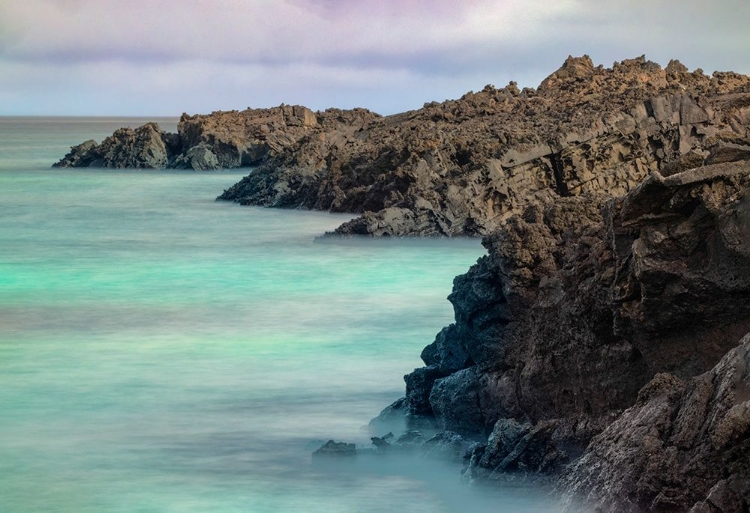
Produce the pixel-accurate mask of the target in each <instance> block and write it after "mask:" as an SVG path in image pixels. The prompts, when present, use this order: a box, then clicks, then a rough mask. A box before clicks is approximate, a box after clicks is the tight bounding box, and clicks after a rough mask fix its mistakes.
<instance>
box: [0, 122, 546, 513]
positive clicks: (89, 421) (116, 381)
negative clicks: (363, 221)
mask: <svg viewBox="0 0 750 513" xmlns="http://www.w3.org/2000/svg"><path fill="white" fill-rule="evenodd" d="M141 121H142V120H122V119H112V120H102V119H55V118H50V119H42V118H15V119H14V118H0V511H2V512H5V513H26V512H55V513H58V512H80V513H85V512H105V513H107V512H218V513H222V512H287V511H288V512H298V511H301V512H326V513H333V512H387V511H400V512H448V511H455V512H470V511H520V512H530V511H549V510H550V506H549V504H546V502H545V501H544V499H543V496H542V492H541V491H534V490H533V489H528V488H518V489H510V488H504V489H493V490H491V491H489V490H484V491H483V490H481V489H477V488H473V487H468V486H466V485H464V484H462V483H461V482H460V478H459V472H458V469H457V468H445V469H443V468H442V467H439V466H436V464H435V463H431V462H420V461H411V462H409V461H403V462H399V461H391V462H387V461H381V462H379V461H375V462H369V463H368V462H366V461H357V462H354V463H351V464H349V465H342V466H340V467H334V468H328V467H320V466H316V465H313V464H312V462H311V457H310V453H311V451H312V450H313V449H314V448H316V447H317V445H319V444H320V443H321V442H322V441H325V440H327V439H328V438H335V439H339V440H347V441H355V442H358V443H367V442H368V441H369V439H368V436H369V434H368V433H367V432H366V430H364V429H363V426H364V425H366V424H367V422H368V421H369V420H370V419H371V418H372V417H374V416H375V415H377V413H378V412H379V411H380V410H381V409H382V408H383V407H385V406H386V405H388V404H389V403H390V402H392V401H393V400H395V399H397V398H398V397H399V396H401V395H402V394H403V387H404V385H403V380H402V377H403V375H404V374H405V373H407V372H410V371H411V370H412V369H413V368H414V367H417V366H420V365H421V361H420V360H419V354H420V352H421V349H422V347H423V346H424V345H426V344H428V343H430V342H431V341H432V339H433V338H434V335H435V333H437V332H438V331H439V330H440V328H441V327H442V326H444V325H446V324H448V323H450V322H451V320H452V310H451V306H450V304H449V303H448V302H447V301H446V300H445V297H446V296H447V294H448V293H449V292H450V288H451V283H452V278H453V277H454V276H455V275H456V274H460V273H462V272H465V270H466V269H467V268H468V267H469V266H470V265H471V264H472V263H473V262H474V261H475V260H476V258H477V257H478V256H480V255H481V254H482V253H483V250H482V248H481V246H480V244H479V242H478V241H475V240H472V241H468V240H450V241H446V240H443V241H376V240H369V239H363V240H348V241H346V242H336V241H328V242H326V243H321V242H315V237H316V236H317V235H320V234H321V233H323V232H325V231H326V230H330V229H332V228H334V227H336V226H337V225H338V224H340V223H341V222H343V221H345V220H346V219H348V218H349V217H348V216H334V215H330V214H326V213H319V212H305V211H283V210H272V209H261V208H248V207H240V206H237V205H234V204H229V203H224V202H216V201H214V198H215V197H216V196H217V195H218V194H219V193H221V191H222V190H223V189H224V188H227V187H229V186H230V185H232V184H233V183H234V182H235V181H237V180H238V179H239V178H240V177H241V176H242V175H243V174H244V173H243V172H241V171H221V172H213V173H194V172H187V171H186V172H176V171H166V172H165V171H131V170H129V171H113V170H52V169H50V168H49V166H50V165H51V164H52V162H54V161H55V160H57V159H59V158H60V157H62V155H63V154H64V153H65V152H66V151H67V150H68V147H69V146H70V145H71V144H77V143H79V142H82V141H84V140H86V139H89V138H95V139H97V140H99V141H100V140H101V139H102V137H103V136H105V135H107V134H109V133H111V132H112V130H114V129H115V128H117V127H119V126H122V125H125V124H131V125H132V126H135V125H137V124H140V122H141ZM161 124H162V126H163V127H164V128H166V129H168V130H174V124H175V120H162V123H161ZM553 510H554V509H553Z"/></svg>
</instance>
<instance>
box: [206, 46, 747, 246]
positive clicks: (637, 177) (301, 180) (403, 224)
mask: <svg viewBox="0 0 750 513" xmlns="http://www.w3.org/2000/svg"><path fill="white" fill-rule="evenodd" d="M749 86H750V82H749V81H748V77H745V76H742V75H735V74H731V73H726V74H722V73H719V74H715V75H714V77H712V78H709V77H707V76H705V75H703V74H702V73H701V72H699V71H698V72H695V73H688V72H687V70H686V69H684V66H681V65H680V64H679V63H677V62H672V63H670V65H669V66H668V67H667V68H666V69H661V68H660V67H659V66H658V65H656V64H654V63H652V62H648V61H646V60H645V59H644V58H638V59H633V60H629V61H623V62H622V63H617V64H616V65H615V66H614V68H613V69H604V68H602V67H601V66H600V67H594V65H593V63H592V62H591V60H590V59H589V58H588V57H582V58H570V59H568V61H566V63H565V64H564V65H563V67H562V68H561V69H560V70H558V71H557V72H555V73H554V74H552V75H551V76H550V77H549V78H547V79H546V80H545V81H544V82H543V83H542V84H541V85H540V87H539V88H538V90H531V89H524V90H523V91H519V90H518V88H517V87H516V86H515V84H510V85H509V86H507V87H505V88H502V89H495V88H494V87H491V86H488V87H486V88H485V89H484V90H483V91H480V92H478V93H469V94H467V95H465V96H464V97H462V98H461V99H459V100H455V101H447V102H444V103H431V104H427V105H425V107H424V108H423V109H420V110H417V111H413V112H407V113H404V114H399V115H396V116H389V117H386V118H378V119H374V120H372V121H371V122H369V123H367V124H366V125H365V126H363V127H362V129H361V130H359V131H356V132H353V133H351V134H349V135H348V136H347V137H345V138H344V139H343V140H340V141H337V142H336V143H335V144H334V143H331V142H329V140H328V135H326V136H325V137H319V138H310V139H305V140H304V141H302V144H300V145H299V146H297V147H295V148H294V151H293V152H291V153H281V154H279V155H278V156H277V157H276V158H273V159H269V160H268V161H267V162H266V163H264V164H263V165H262V166H261V167H260V168H259V169H258V170H256V171H255V172H254V173H253V174H251V175H250V176H248V177H247V178H245V179H244V180H242V181H241V182H240V183H238V184H237V185H235V186H234V187H232V188H231V189H229V190H228V191H226V192H225V193H224V195H222V196H221V197H222V198H224V199H231V200H234V201H239V202H240V203H246V204H260V205H281V206H298V207H304V208H313V209H330V210H334V211H348V212H363V215H362V216H361V217H360V218H357V219H354V220H352V221H350V222H349V223H347V224H345V225H343V226H341V227H340V228H339V229H337V230H336V232H337V233H340V234H372V235H395V236H399V235H415V234H417V235H477V234H479V235H485V234H488V233H491V232H492V231H493V230H494V229H496V228H497V227H498V226H499V223H500V222H501V221H502V220H503V219H505V218H506V217H508V216H509V215H512V214H513V213H517V212H520V211H521V210H522V209H523V207H524V206H525V205H526V204H527V203H528V202H530V201H531V202H539V201H549V200H552V199H554V198H558V197H566V196H576V195H580V194H585V193H590V192H596V191H603V192H606V193H607V194H623V193H625V192H627V191H628V190H630V188H632V187H633V186H634V185H635V184H637V183H638V182H639V181H641V180H642V179H643V178H645V177H646V176H647V175H648V173H649V172H651V171H655V170H659V169H661V168H662V167H664V166H666V165H667V164H668V163H670V162H674V161H675V160H678V159H679V157H681V156H683V155H687V154H691V155H692V154H695V155H698V156H705V152H706V151H707V150H708V149H709V148H711V147H712V146H714V145H715V144H716V143H717V142H718V141H719V140H727V141H736V140H740V141H743V142H744V141H745V139H746V138H747V122H748V119H747V118H748V116H749V115H750V109H748V108H747V107H748V105H750V96H749V95H747V94H746V93H748V92H750V88H749ZM743 93H745V94H743ZM691 152H692V153H691ZM301 156H304V158H305V159H306V161H305V162H299V159H300V157H301Z"/></svg>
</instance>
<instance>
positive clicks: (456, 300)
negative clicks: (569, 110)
mask: <svg viewBox="0 0 750 513" xmlns="http://www.w3.org/2000/svg"><path fill="white" fill-rule="evenodd" d="M748 230H750V162H747V161H740V162H729V163H721V164H714V165H708V166H703V167H700V168H696V169H691V170H686V171H682V172H677V173H675V174H672V175H671V176H668V177H664V176H662V175H661V174H659V173H658V172H655V173H653V174H652V175H651V176H650V177H649V178H647V179H646V180H645V181H644V182H643V183H642V184H641V185H639V186H638V187H636V188H634V189H633V190H632V191H631V192H630V193H629V194H627V195H625V196H622V197H618V198H615V199H609V200H607V198H606V197H604V196H602V195H582V196H578V197H566V198H562V199H560V200H558V201H556V202H554V203H548V204H532V205H529V206H527V207H526V208H525V210H524V211H523V213H522V214H518V215H514V216H511V217H509V218H508V219H507V220H505V221H504V222H503V224H502V225H501V227H500V229H499V230H498V231H497V232H496V233H494V234H492V235H490V236H488V237H486V238H485V239H484V245H485V246H486V247H487V250H488V255H487V256H485V257H482V258H481V259H480V260H479V261H478V262H477V264H476V265H474V266H473V267H472V268H471V269H470V270H469V272H468V273H467V274H465V275H463V276H459V277H457V278H456V279H455V281H454V288H453V293H452V294H451V295H450V296H449V299H450V300H451V302H452V303H453V306H454V309H455V318H456V322H455V323H454V324H453V325H451V326H449V327H447V328H445V329H443V331H441V332H440V333H439V334H438V336H437V337H436V340H435V342H433V343H432V344H431V345H429V346H427V348H425V350H424V351H423V353H422V358H423V360H424V362H425V364H426V367H424V368H421V369H416V370H415V371H414V372H413V373H412V374H410V375H407V376H406V377H405V380H406V385H407V387H406V397H405V398H404V399H402V400H400V401H398V402H397V403H395V404H394V405H392V406H391V407H389V408H387V409H386V410H385V411H384V412H383V413H382V414H381V416H380V417H379V418H378V419H375V420H374V421H373V426H376V427H377V426H378V425H379V424H380V423H381V422H386V421H392V420H394V419H403V420H404V421H405V423H406V424H407V427H414V426H420V427H421V426H424V425H426V424H430V423H431V424H432V426H433V427H434V428H435V429H444V430H450V431H454V432H458V433H460V434H461V435H464V436H468V437H473V438H475V439H479V440H486V445H485V446H484V447H483V448H481V449H480V450H477V451H475V453H474V455H473V456H472V459H471V467H470V468H469V470H468V475H469V476H472V477H477V478H486V477H490V478H492V477H496V476H497V475H499V474H501V473H507V472H541V473H556V472H558V471H560V470H561V469H562V468H564V466H565V465H566V464H568V463H570V462H574V461H576V460H577V459H578V458H579V457H581V455H583V454H585V455H584V456H583V457H584V458H587V459H584V460H580V461H585V462H586V463H580V464H578V465H577V466H576V467H573V470H569V471H568V473H567V474H566V476H567V477H566V478H565V480H564V481H563V482H562V484H561V485H560V488H561V490H567V489H569V488H570V487H571V486H573V484H576V483H579V484H580V486H579V487H578V488H574V491H575V494H574V495H575V496H577V497H578V496H581V495H582V494H583V495H586V494H587V493H589V492H588V490H594V491H595V492H591V493H593V495H591V497H593V498H594V499H595V502H597V503H601V504H603V505H604V506H602V508H603V509H602V510H603V511H619V510H622V511H636V510H637V509H632V508H631V509H629V508H630V506H629V505H628V504H629V503H623V504H624V505H623V506H622V507H620V506H617V504H619V503H618V501H619V498H620V497H621V496H622V494H623V493H626V492H627V493H636V492H635V491H634V490H635V488H632V487H630V488H629V486H630V485H629V484H627V483H630V484H632V482H633V479H635V478H633V477H632V476H635V475H637V474H639V473H641V472H642V471H643V468H645V467H644V466H645V465H646V463H644V462H646V461H649V462H651V463H649V464H652V465H658V464H659V462H661V459H660V458H661V454H662V453H648V454H641V455H638V456H637V458H636V457H635V456H633V458H635V460H637V461H636V463H637V464H636V463H633V467H632V468H628V469H624V468H621V466H620V465H619V460H618V461H616V462H615V463H613V462H612V460H611V458H610V455H611V454H615V455H619V454H620V453H621V452H622V451H631V452H633V451H636V449H638V450H640V449H641V448H642V447H645V446H647V444H646V441H648V440H642V439H640V438H638V436H641V437H643V436H645V435H644V434H643V433H651V431H650V430H661V431H659V433H661V434H660V435H659V436H662V438H664V440H667V441H666V442H664V444H663V445H664V449H663V450H664V451H671V450H672V449H668V446H669V444H670V443H672V442H670V441H669V440H671V439H670V438H669V437H671V436H673V435H672V434H671V431H669V429H667V427H664V426H663V425H662V423H660V421H659V419H660V418H662V417H663V418H669V419H672V420H674V416H675V415H676V413H675V412H676V411H678V409H679V408H678V407H679V404H681V403H679V401H677V399H674V400H673V399H669V401H667V399H664V401H665V402H664V404H662V403H659V405H660V406H659V407H660V408H662V410H659V411H660V412H662V413H661V415H662V416H661V417H658V416H655V417H653V418H651V417H650V415H651V413H649V412H648V411H647V412H646V413H642V414H635V413H631V414H625V415H624V416H621V415H622V412H623V411H625V410H626V409H628V408H631V407H634V406H633V405H634V404H636V401H637V400H639V399H638V398H639V397H646V395H644V394H648V392H647V391H648V390H649V388H648V387H651V386H652V385H648V386H647V387H646V388H645V389H643V387H644V386H646V385H647V384H648V383H649V382H650V381H651V380H652V379H654V376H656V375H660V376H664V375H665V374H659V373H670V376H673V377H671V378H669V379H670V380H671V381H670V383H671V382H674V383H681V384H680V386H679V387H677V388H676V389H675V390H678V392H679V393H678V392H675V393H674V394H672V395H674V396H675V397H677V396H678V395H679V394H683V391H684V390H685V386H687V385H684V384H685V383H692V382H691V381H689V379H690V378H691V377H692V376H696V375H699V374H701V373H704V372H707V371H710V370H711V368H712V367H713V366H714V365H716V364H717V362H719V361H720V360H721V359H722V357H723V356H724V355H725V354H727V352H728V351H730V350H731V349H732V348H733V347H734V346H735V345H736V344H737V341H739V340H740V339H741V338H742V336H743V335H744V334H746V333H748V332H750V237H748ZM723 365H724V364H723ZM725 366H726V365H725ZM712 372H718V371H716V370H714V371H712ZM696 379H697V378H696ZM700 379H703V380H705V379H709V380H710V379H713V378H705V377H704V378H700ZM717 379H718V378H717ZM722 379H723V378H722ZM743 379H746V378H743ZM714 381H715V380H714ZM690 386H692V385H690ZM737 386H738V387H739V390H740V391H742V390H744V388H743V387H744V386H745V385H737ZM642 389H643V390H642ZM644 390H646V391H644ZM670 390H671V389H670ZM639 391H640V392H639ZM639 393H640V396H639ZM669 393H671V392H669ZM685 393H687V392H685ZM665 394H666V392H665ZM675 394H677V395H675ZM657 395H658V394H657ZM667 395H669V394H667ZM648 397H651V396H650V395H649V396H648ZM660 397H661V396H660ZM669 397H672V396H669ZM680 397H682V396H680ZM733 397H735V398H737V397H739V398H740V399H741V400H739V399H737V400H738V401H739V402H738V403H737V404H743V405H744V406H741V407H738V409H736V410H735V413H733V414H732V415H734V417H732V418H733V419H735V420H733V421H732V422H736V423H737V426H740V427H742V426H745V427H744V428H742V429H745V431H744V432H743V433H744V435H737V436H740V438H741V436H745V437H747V429H748V428H749V427H750V407H748V404H750V403H748V402H747V401H748V399H750V395H748V396H747V397H745V396H743V395H742V393H739V395H735V396H733ZM680 400H682V399H680ZM639 401H640V400H639ZM670 401H671V402H670ZM675 401H677V402H676V403H675ZM634 408H635V407H634ZM654 408H656V407H655V406H654ZM665 408H666V409H665ZM670 408H671V409H670ZM686 408H688V409H690V412H692V413H690V415H692V416H691V417H690V418H687V417H686V420H684V426H683V427H681V428H680V429H683V430H687V429H692V430H693V431H692V432H693V433H694V434H695V433H698V432H699V431H700V432H701V433H702V432H703V431H701V430H704V428H702V427H701V426H703V425H704V424H705V423H706V422H709V421H710V422H714V421H713V420H710V419H714V418H715V417H716V416H715V415H714V414H713V413H711V412H710V411H708V410H705V409H704V410H700V411H699V409H697V407H695V408H693V407H692V406H686ZM691 408H692V409H691ZM694 410H695V411H694ZM628 411H631V410H628ZM649 411H650V410H649ZM712 411H713V410H712ZM628 415H630V417H628ZM636 415H637V418H636V417H635V416H636ZM618 418H619V420H617V419H618ZM628 419H630V420H628ZM613 421H616V422H617V423H620V424H621V427H616V426H618V424H613ZM743 423H744V424H743ZM688 426H689V427H688ZM740 427H738V428H737V429H740ZM636 428H637V429H636ZM633 429H635V430H636V432H635V433H634V434H632V437H631V438H630V439H628V441H627V443H626V442H623V438H622V436H621V432H623V430H624V431H626V432H627V430H633ZM638 429H640V430H641V431H638ZM732 429H733V430H734V428H732ZM613 430H614V431H613ZM603 431H604V433H603V434H601V435H600V437H599V438H596V439H595V442H592V443H591V445H589V442H591V440H592V438H593V437H594V436H596V435H599V434H600V433H602V432H603ZM704 431H705V430H704ZM732 432H733V433H734V431H732ZM623 436H624V435H623ZM628 436H630V435H628ZM649 436H651V435H649ZM680 436H682V435H680ZM696 436H698V435H696ZM701 436H703V435H701ZM706 436H708V435H706ZM732 436H734V435H732ZM597 440H599V442H596V441H597ZM649 440H650V439H649ZM732 440H736V438H732ZM619 443H626V447H625V448H622V447H619V446H618V445H617V444H619ZM690 443H693V442H689V443H688V442H684V444H688V445H690ZM701 443H702V442H701ZM743 443H745V445H743V446H741V447H744V449H742V450H743V451H745V452H744V454H745V455H746V460H745V461H746V462H747V461H750V456H748V455H750V452H748V451H747V447H746V442H743ZM597 444H598V445H597ZM613 444H614V446H612V445H613ZM627 444H629V445H627ZM587 446H588V449H587ZM597 447H598V449H597ZM691 447H692V446H691ZM711 447H714V449H711V448H710V447H709V445H705V446H703V448H702V449H700V450H701V451H705V452H708V451H711V450H715V451H716V453H715V454H713V455H712V458H713V459H712V460H711V461H713V462H714V463H715V464H716V465H718V466H717V467H716V469H717V470H715V471H713V470H712V471H711V472H708V473H704V474H705V475H704V474H700V473H701V472H703V471H702V470H701V469H700V468H699V467H700V465H698V464H697V463H696V464H695V465H693V464H688V463H686V461H687V460H689V459H690V458H691V457H692V456H691V455H695V454H698V453H689V454H687V455H685V456H684V460H685V461H683V460H680V462H681V463H680V462H674V463H673V464H671V465H672V466H671V467H670V469H671V470H670V472H671V473H669V474H663V475H660V474H659V472H661V470H659V469H658V468H655V469H654V470H653V475H651V476H649V478H648V479H646V478H644V481H647V482H648V483H651V484H650V485H648V486H651V488H648V489H647V490H645V491H643V492H642V494H643V497H640V496H639V498H638V499H637V500H635V499H634V504H637V505H638V507H639V508H645V509H646V510H653V511H668V510H669V508H670V507H671V506H669V504H670V502H669V501H670V500H672V499H668V498H667V495H669V494H672V495H674V494H676V493H678V492H679V493H682V495H681V497H682V498H681V499H680V502H679V504H680V505H681V506H680V507H683V508H684V509H687V508H689V507H690V506H692V505H693V504H694V503H695V502H696V501H698V500H703V499H704V498H705V497H706V494H707V493H708V492H709V490H710V489H711V487H713V486H715V485H717V483H718V482H719V480H720V479H726V476H722V474H721V472H722V471H721V469H730V470H731V469H735V470H731V472H730V473H732V472H733V473H736V474H737V476H738V477H737V479H740V481H736V480H735V481H731V482H730V481H727V483H725V485H722V486H725V487H729V488H726V489H725V488H722V489H721V490H723V491H722V492H721V493H726V494H730V492H731V493H745V492H741V491H737V490H745V489H746V488H747V487H746V488H742V487H741V486H740V485H741V483H744V481H741V479H748V478H750V475H748V470H747V467H746V466H745V467H743V466H741V465H740V466H732V465H733V464H732V463H731V462H732V461H734V459H736V458H737V457H738V454H739V453H737V451H735V450H734V449H732V451H734V452H731V451H730V452H726V451H725V449H722V448H721V447H724V448H726V445H724V446H721V447H718V446H711ZM644 450H645V449H644ZM691 450H692V449H691ZM727 450H728V449H727ZM592 451H599V452H595V454H594V455H591V454H592ZM602 451H605V453H602ZM606 451H608V452H606ZM722 451H724V452H722ZM602 454H604V455H602ZM700 454H703V453H702V452H700ZM597 455H598V456H597ZM681 457H682V456H681ZM597 458H599V459H597ZM623 458H625V456H623ZM628 458H630V456H628ZM649 458H652V459H649ZM625 460H627V458H625V459H623V461H624V462H627V461H630V460H627V461H625ZM635 460H634V461H635ZM603 465H611V467H612V469H611V471H610V472H609V474H601V475H600V474H599V473H598V472H599V470H600V469H601V467H602V466H603ZM691 465H693V466H691ZM586 472H588V473H586ZM681 472H684V478H680V475H681ZM727 472H729V471H727ZM628 473H630V474H628ZM626 474H627V475H626ZM725 474H726V473H725ZM726 475H729V474H726ZM732 475H734V474H732ZM628 476H630V477H628ZM659 476H660V477H659ZM626 477H627V478H628V479H631V481H627V480H626V481H623V482H624V483H626V484H623V485H622V486H621V487H618V486H619V485H617V486H615V484H614V483H615V482H619V480H620V479H621V478H622V479H626ZM656 477H659V479H661V481H656V480H654V479H656ZM651 478H653V479H651ZM696 480H700V483H701V486H700V487H698V486H697V484H695V483H697V481H696ZM738 483H740V484H738ZM644 486H645V485H644ZM738 486H739V487H740V488H737V487H738ZM742 486H744V485H742ZM688 488H690V489H692V488H695V490H694V491H691V492H690V493H687V492H686V491H685V490H686V489H688ZM680 490H681V491H680ZM727 490H729V491H727ZM732 490H734V491H732ZM651 492H654V493H653V494H651V495H649V493H651ZM662 492H663V494H665V495H664V497H662V498H661V499H658V500H657V499H656V495H658V493H662ZM637 493H641V492H640V491H639V492H637ZM716 493H719V492H716ZM701 494H702V495H701ZM672 495H669V496H670V497H671V496H672ZM675 500H676V499H675ZM717 500H718V499H717ZM726 500H729V499H726ZM743 500H746V501H747V500H748V499H747V498H745V499H743ZM649 501H651V502H653V505H649V504H651V502H649ZM654 501H655V502H654ZM691 501H692V502H691ZM618 508H619V509H618ZM633 508H635V506H633ZM678 510H679V508H678ZM711 511H713V510H711ZM727 511H734V510H727ZM738 511H742V510H738Z"/></svg>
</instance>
